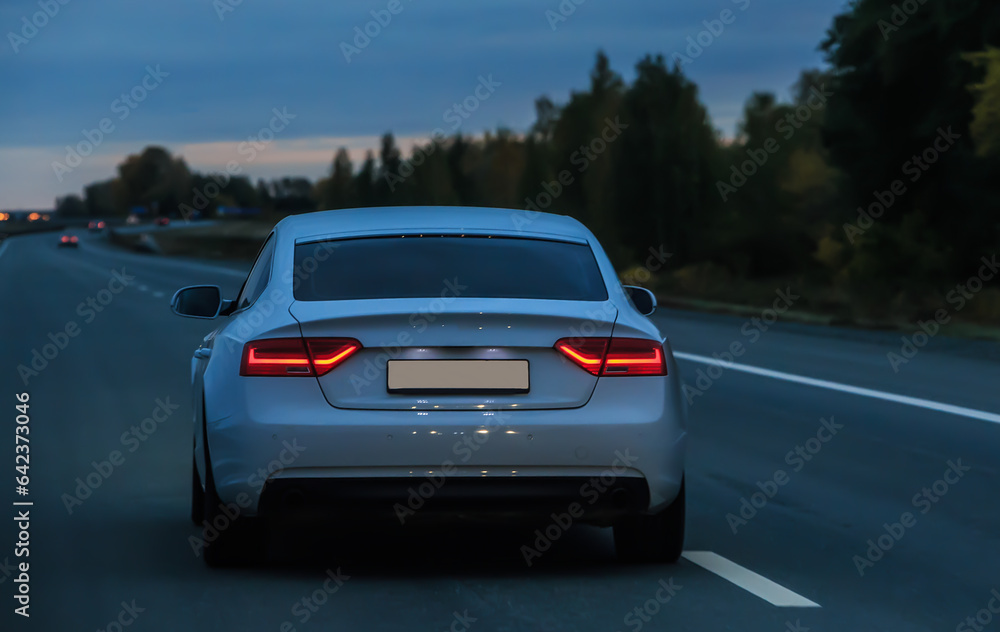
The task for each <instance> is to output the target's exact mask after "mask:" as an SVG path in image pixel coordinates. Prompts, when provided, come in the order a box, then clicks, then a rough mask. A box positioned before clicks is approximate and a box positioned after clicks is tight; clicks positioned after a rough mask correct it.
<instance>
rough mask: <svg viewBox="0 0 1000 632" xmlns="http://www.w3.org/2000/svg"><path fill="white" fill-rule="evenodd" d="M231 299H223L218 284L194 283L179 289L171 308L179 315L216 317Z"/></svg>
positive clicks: (172, 300)
mask: <svg viewBox="0 0 1000 632" xmlns="http://www.w3.org/2000/svg"><path fill="white" fill-rule="evenodd" d="M230 303H231V301H226V300H223V298H222V290H221V289H220V288H219V286H218V285H192V286H189V287H185V288H181V289H179V290H177V293H176V294H174V297H173V298H172V299H170V309H172V310H173V312H174V313H175V314H177V315H178V316H187V317H188V318H208V319H211V318H215V317H216V316H218V315H219V314H220V313H222V312H223V310H225V309H226V308H227V307H228V306H229V304H230Z"/></svg>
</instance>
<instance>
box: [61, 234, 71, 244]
mask: <svg viewBox="0 0 1000 632" xmlns="http://www.w3.org/2000/svg"><path fill="white" fill-rule="evenodd" d="M67 241H69V237H67V236H66V235H63V236H62V242H63V243H66V242H67Z"/></svg>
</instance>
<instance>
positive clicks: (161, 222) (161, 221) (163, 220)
mask: <svg viewBox="0 0 1000 632" xmlns="http://www.w3.org/2000/svg"><path fill="white" fill-rule="evenodd" d="M153 223H154V224H156V225H157V226H167V225H169V224H170V218H169V217H157V218H156V220H154V222H153Z"/></svg>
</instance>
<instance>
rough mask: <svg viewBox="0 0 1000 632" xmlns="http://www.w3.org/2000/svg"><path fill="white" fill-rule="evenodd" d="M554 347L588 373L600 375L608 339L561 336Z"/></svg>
mask: <svg viewBox="0 0 1000 632" xmlns="http://www.w3.org/2000/svg"><path fill="white" fill-rule="evenodd" d="M556 349H558V350H559V351H561V352H562V353H563V355H565V356H566V357H567V358H569V359H570V360H572V361H573V362H574V363H575V364H576V365H577V366H579V367H580V368H582V369H584V370H585V371H587V372H588V373H591V374H592V375H600V373H601V365H603V364H604V352H605V351H607V350H608V339H607V338H563V339H562V340H559V341H558V342H556Z"/></svg>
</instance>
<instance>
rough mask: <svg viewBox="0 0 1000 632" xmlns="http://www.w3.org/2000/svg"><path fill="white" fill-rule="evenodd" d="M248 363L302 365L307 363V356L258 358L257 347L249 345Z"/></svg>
mask: <svg viewBox="0 0 1000 632" xmlns="http://www.w3.org/2000/svg"><path fill="white" fill-rule="evenodd" d="M249 363H250V364H251V365H254V364H257V365H260V364H295V365H300V366H301V365H303V364H309V358H259V357H257V349H254V348H253V347H250V359H249Z"/></svg>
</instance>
